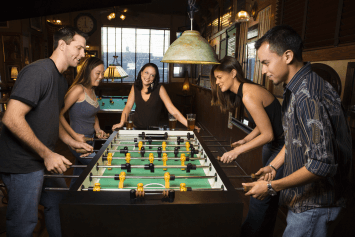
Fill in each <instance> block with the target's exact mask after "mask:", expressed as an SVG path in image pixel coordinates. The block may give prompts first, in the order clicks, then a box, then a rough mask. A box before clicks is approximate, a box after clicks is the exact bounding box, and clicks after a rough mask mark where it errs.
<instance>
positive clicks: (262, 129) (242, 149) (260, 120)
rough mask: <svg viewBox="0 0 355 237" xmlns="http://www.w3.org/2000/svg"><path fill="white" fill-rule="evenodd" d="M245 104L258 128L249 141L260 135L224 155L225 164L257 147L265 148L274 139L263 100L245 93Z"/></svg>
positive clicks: (222, 158)
mask: <svg viewBox="0 0 355 237" xmlns="http://www.w3.org/2000/svg"><path fill="white" fill-rule="evenodd" d="M243 103H244V105H245V107H246V108H247V110H248V111H249V113H250V115H251V116H252V117H253V119H254V122H255V124H256V127H257V130H256V131H255V132H252V134H251V135H250V136H249V137H248V136H247V139H249V138H252V137H253V136H256V135H257V134H258V133H259V135H258V136H256V137H255V138H254V139H252V140H250V141H248V142H246V143H244V144H243V145H241V146H238V147H236V148H234V149H233V150H231V151H229V152H226V153H224V154H223V156H222V157H221V161H222V162H224V163H226V162H227V163H229V162H232V161H233V160H235V159H236V158H237V157H238V156H239V155H241V154H243V153H246V152H248V151H251V150H253V149H255V148H257V147H260V146H263V145H264V144H266V143H268V142H271V141H272V140H273V139H274V133H273V130H272V125H271V122H270V119H269V117H268V115H267V113H266V111H265V109H264V106H263V104H262V100H261V99H259V98H258V97H257V96H256V95H254V94H252V93H245V94H244V95H243Z"/></svg>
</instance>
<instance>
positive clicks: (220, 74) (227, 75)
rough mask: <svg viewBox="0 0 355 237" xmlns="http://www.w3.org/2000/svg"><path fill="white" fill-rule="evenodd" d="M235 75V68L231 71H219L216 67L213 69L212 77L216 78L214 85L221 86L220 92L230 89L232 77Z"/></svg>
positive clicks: (232, 81)
mask: <svg viewBox="0 0 355 237" xmlns="http://www.w3.org/2000/svg"><path fill="white" fill-rule="evenodd" d="M235 76H236V70H234V69H233V70H232V71H231V72H225V71H219V70H218V69H216V70H215V71H214V77H215V78H216V85H217V86H219V88H221V91H222V92H225V91H227V90H230V89H231V87H232V86H233V83H234V78H235Z"/></svg>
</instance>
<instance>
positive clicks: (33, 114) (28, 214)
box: [0, 27, 93, 236]
mask: <svg viewBox="0 0 355 237" xmlns="http://www.w3.org/2000/svg"><path fill="white" fill-rule="evenodd" d="M85 45H86V36H85V34H83V33H81V32H80V31H78V30H76V29H74V28H72V27H63V28H62V29H60V30H59V31H58V32H56V33H55V34H54V51H53V54H52V55H51V57H50V58H47V59H41V60H38V61H36V62H34V63H32V64H30V65H28V66H26V67H25V68H23V69H22V70H21V72H20V73H19V76H18V78H17V81H16V83H15V85H14V88H13V90H12V94H11V96H10V100H9V103H8V106H7V110H6V112H5V114H4V117H3V124H4V128H3V130H2V132H1V135H0V150H1V152H0V175H1V178H2V180H3V182H4V183H5V185H6V187H7V189H8V196H9V200H8V207H7V213H6V232H7V233H6V234H7V236H32V232H33V230H34V228H35V227H36V224H37V220H38V217H37V213H38V204H41V205H43V206H44V214H45V222H46V227H47V231H48V234H49V236H61V227H60V218H59V206H58V204H59V202H60V201H61V199H62V195H63V194H62V193H58V192H46V191H45V188H46V187H67V186H66V183H65V181H64V179H63V178H59V179H44V178H43V174H44V173H45V172H50V173H57V174H62V173H63V172H65V171H66V170H67V168H68V167H69V166H70V165H71V162H70V161H69V160H67V159H66V158H65V157H63V156H61V155H59V154H57V153H54V152H53V151H54V146H55V143H56V142H57V140H58V137H59V138H61V140H63V142H64V143H66V144H68V145H69V146H71V147H73V148H84V149H86V150H88V151H92V149H93V148H92V147H91V146H89V145H88V144H86V143H81V142H78V141H75V140H73V139H72V138H71V136H70V135H69V134H68V133H67V132H66V131H65V129H64V128H63V127H62V125H61V124H60V123H59V113H60V110H61V108H62V107H63V106H64V96H65V93H66V91H67V89H68V85H67V82H66V79H65V78H64V76H63V75H62V73H63V72H64V71H66V70H67V69H68V67H76V66H77V65H78V63H79V61H80V59H81V58H82V57H84V56H85V53H84V49H85Z"/></svg>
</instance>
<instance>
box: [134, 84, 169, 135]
mask: <svg viewBox="0 0 355 237" xmlns="http://www.w3.org/2000/svg"><path fill="white" fill-rule="evenodd" d="M160 87H161V85H159V86H157V88H155V89H154V90H153V91H152V92H151V95H150V97H149V99H148V100H147V101H144V100H143V98H142V94H141V90H139V89H138V88H137V87H136V86H134V100H135V103H136V110H135V112H134V115H133V124H134V127H135V128H136V129H140V130H145V129H148V127H149V126H159V118H160V113H161V110H162V107H163V101H162V100H161V98H160V95H159V91H160Z"/></svg>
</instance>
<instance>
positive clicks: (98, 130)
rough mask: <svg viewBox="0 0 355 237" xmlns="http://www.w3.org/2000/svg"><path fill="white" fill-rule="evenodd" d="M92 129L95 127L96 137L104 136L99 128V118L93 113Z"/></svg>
mask: <svg viewBox="0 0 355 237" xmlns="http://www.w3.org/2000/svg"><path fill="white" fill-rule="evenodd" d="M94 129H95V133H96V136H97V137H98V138H105V137H106V133H105V132H104V131H103V130H101V128H100V123H99V118H98V117H97V115H95V124H94Z"/></svg>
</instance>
